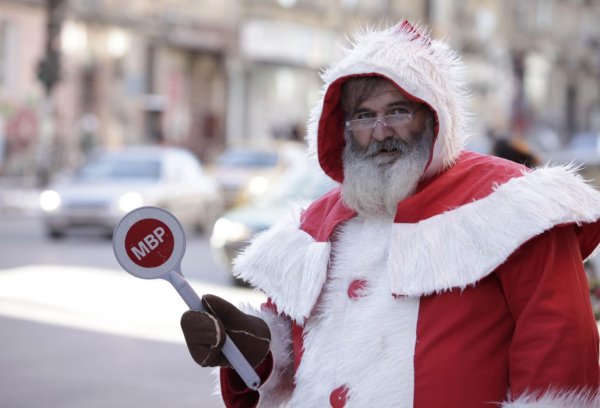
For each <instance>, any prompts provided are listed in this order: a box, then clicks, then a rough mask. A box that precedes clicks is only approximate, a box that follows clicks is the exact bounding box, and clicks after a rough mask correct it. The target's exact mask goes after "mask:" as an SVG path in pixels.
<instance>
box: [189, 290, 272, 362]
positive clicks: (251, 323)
mask: <svg viewBox="0 0 600 408" xmlns="http://www.w3.org/2000/svg"><path fill="white" fill-rule="evenodd" d="M202 304H203V305H204V308H205V309H206V311H207V313H205V312H194V311H191V310H188V311H187V312H185V313H184V314H183V315H182V316H181V329H182V330H183V335H184V337H185V342H186V343H187V346H188V349H189V350H190V354H191V355H192V358H193V359H194V361H195V362H196V363H198V364H200V365H201V366H202V367H216V366H221V367H231V365H230V364H229V362H228V361H227V359H226V358H225V356H224V355H223V354H221V348H222V347H223V344H224V343H225V332H226V331H227V334H228V335H229V337H230V338H231V339H232V340H233V342H234V343H235V345H236V346H237V347H238V348H239V349H240V351H241V352H242V354H243V355H244V357H246V359H247V360H248V362H249V363H250V365H252V367H255V368H256V367H257V366H258V365H259V364H260V363H261V362H262V361H263V360H264V358H265V357H266V356H267V354H268V353H269V344H270V342H271V332H270V330H269V327H268V326H267V324H266V323H265V322H264V321H263V320H262V319H260V318H258V317H255V316H251V315H248V314H246V313H244V312H242V311H241V310H239V309H238V308H237V307H235V306H234V305H232V304H231V303H229V302H227V301H226V300H223V299H221V298H220V297H218V296H215V295H204V296H203V297H202Z"/></svg>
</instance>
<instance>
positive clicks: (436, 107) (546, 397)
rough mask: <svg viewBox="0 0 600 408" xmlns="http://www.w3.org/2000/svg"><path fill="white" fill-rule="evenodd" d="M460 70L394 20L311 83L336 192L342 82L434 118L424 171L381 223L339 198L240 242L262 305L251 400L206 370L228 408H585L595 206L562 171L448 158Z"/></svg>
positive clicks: (454, 144)
mask: <svg viewBox="0 0 600 408" xmlns="http://www.w3.org/2000/svg"><path fill="white" fill-rule="evenodd" d="M463 74H464V68H463V65H462V64H461V62H460V60H459V58H458V57H457V56H456V54H455V53H454V52H453V51H452V50H451V49H450V48H449V47H448V46H447V45H446V44H444V43H443V42H441V41H436V40H431V39H429V38H427V36H426V35H425V34H424V33H423V32H421V31H420V30H417V29H415V28H413V27H412V26H411V25H410V24H408V23H406V22H405V23H402V24H400V25H398V26H395V27H392V28H389V29H384V30H381V31H367V32H363V33H362V34H359V35H358V36H357V38H356V39H355V41H354V44H353V46H352V47H351V48H350V49H349V50H348V51H347V52H346V55H345V56H344V57H343V58H342V59H341V60H340V61H339V62H337V63H335V64H334V65H333V66H332V67H330V68H329V69H328V70H327V71H326V72H325V73H324V75H323V79H324V82H325V85H324V87H323V92H322V99H321V101H320V102H319V103H318V105H317V106H316V108H315V109H314V110H313V112H312V117H311V121H310V123H309V132H308V138H309V142H310V148H311V149H312V151H313V152H314V154H315V156H316V158H317V159H318V163H319V165H320V166H321V168H322V169H323V170H324V172H325V173H326V174H327V175H328V176H329V177H331V178H332V179H333V180H335V181H337V182H339V183H341V182H342V181H343V178H344V172H343V162H342V151H343V149H344V145H345V142H344V134H343V132H344V116H343V115H344V114H343V112H342V108H341V105H340V92H341V85H342V83H344V81H346V80H347V79H348V78H351V77H355V76H365V75H372V76H380V77H383V78H386V79H388V80H390V81H392V82H393V83H394V84H395V85H396V87H397V88H398V89H399V90H400V91H401V92H402V93H403V94H404V95H405V96H406V97H407V98H409V99H410V100H413V101H416V102H419V103H424V104H426V105H427V106H428V107H429V108H430V109H431V111H432V112H434V114H435V119H436V129H435V139H434V144H433V150H432V152H431V155H430V159H429V163H428V165H427V167H426V170H425V172H424V174H423V177H422V178H421V181H420V183H419V185H418V187H417V189H416V192H415V193H414V194H413V195H411V196H410V197H408V198H406V199H404V200H402V201H400V202H399V203H398V206H397V212H396V214H395V217H394V218H393V220H392V219H385V218H377V217H366V216H362V215H357V214H356V213H355V212H354V211H352V210H350V209H349V208H347V207H346V206H345V205H344V203H343V201H342V198H341V192H340V188H336V189H334V190H333V191H331V192H329V193H328V194H327V195H325V196H324V197H322V198H321V199H319V200H317V201H316V202H314V203H313V204H312V205H310V206H309V207H308V208H306V209H305V210H303V211H301V212H300V213H299V214H297V215H295V216H292V217H290V219H288V220H285V221H282V222H280V223H279V224H277V225H276V226H274V227H273V228H271V229H270V230H269V231H267V232H266V233H264V234H262V235H260V236H259V237H257V238H256V239H255V240H254V241H253V243H252V244H251V245H250V246H249V247H248V249H247V250H246V251H245V252H244V253H243V254H242V255H241V256H240V257H239V258H238V259H237V261H236V264H235V273H236V274H237V275H238V276H240V277H241V278H243V279H245V280H247V281H248V282H250V283H251V284H252V285H253V286H255V287H257V288H258V289H260V290H262V291H263V292H264V293H265V294H266V295H267V296H268V297H269V299H270V301H269V303H268V304H266V305H264V306H263V308H262V309H261V310H259V311H255V312H254V314H256V315H258V316H260V317H262V318H263V319H264V320H265V321H266V322H267V324H268V325H269V328H270V330H271V333H272V342H271V353H270V354H269V356H268V358H267V359H266V360H265V361H264V362H263V364H262V365H261V366H260V367H259V371H260V373H261V375H262V376H263V378H264V379H265V380H266V381H265V383H264V385H263V386H262V387H261V388H260V390H259V391H258V392H256V391H251V390H249V389H246V388H245V387H244V386H243V385H242V384H241V382H240V381H239V378H237V377H236V375H235V373H234V372H233V371H232V370H229V369H222V370H221V391H222V395H223V398H224V400H225V402H226V404H227V406H229V407H250V406H255V405H257V404H258V405H259V406H265V407H276V406H289V407H326V406H334V407H341V406H346V407H415V408H423V407H426V408H429V407H446V408H448V407H450V408H452V407H457V408H458V407H460V408H468V407H494V406H496V407H498V406H502V407H548V406H560V407H598V406H600V398H599V397H598V393H597V390H598V385H599V364H598V360H599V358H598V329H597V326H596V322H595V320H594V317H593V315H592V311H591V306H590V301H589V290H588V284H587V280H586V276H585V273H584V269H583V262H582V260H583V259H585V258H586V257H588V256H589V255H590V253H591V252H592V251H593V250H594V249H595V247H596V245H597V244H598V242H599V241H600V222H599V221H598V220H599V218H600V193H599V192H597V191H596V190H595V189H593V188H592V187H591V186H589V185H587V184H586V183H585V182H584V181H583V180H581V178H580V177H579V176H578V175H577V174H576V173H575V171H574V170H573V169H570V168H567V167H546V168H540V169H537V170H533V171H530V170H528V169H526V168H525V167H522V166H520V165H517V164H514V163H511V162H507V161H505V160H502V159H497V158H493V157H489V156H485V155H481V154H476V153H472V152H467V151H464V150H463V145H464V143H465V140H466V138H467V136H468V133H469V129H468V122H467V117H468V113H467V112H466V108H465V104H466V102H467V98H466V95H465V82H464V79H463Z"/></svg>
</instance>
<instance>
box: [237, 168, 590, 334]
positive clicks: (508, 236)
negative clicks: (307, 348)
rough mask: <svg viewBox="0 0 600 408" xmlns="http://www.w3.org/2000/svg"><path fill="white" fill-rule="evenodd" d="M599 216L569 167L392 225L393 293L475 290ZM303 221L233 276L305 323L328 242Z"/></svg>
mask: <svg viewBox="0 0 600 408" xmlns="http://www.w3.org/2000/svg"><path fill="white" fill-rule="evenodd" d="M598 218H600V192H598V191H596V190H595V189H594V188H593V187H591V186H589V185H587V184H586V183H585V182H583V180H582V179H581V177H580V176H578V175H576V174H575V171H574V170H573V169H570V168H566V167H548V168H542V169H538V170H535V171H532V172H530V173H526V174H525V175H523V176H522V177H518V178H514V179H512V180H510V181H508V182H507V183H505V184H503V185H501V186H498V187H496V189H495V190H494V192H493V193H492V194H490V195H489V196H487V197H485V198H483V199H480V200H477V201H474V202H472V203H469V204H466V205H463V206H461V207H459V208H456V209H453V210H450V211H447V212H445V213H443V214H440V215H437V216H434V217H432V218H429V219H426V220H423V221H421V222H418V223H415V224H396V225H394V227H393V232H392V234H393V235H392V238H391V247H390V253H389V257H388V274H389V278H390V289H391V292H392V293H394V294H403V295H408V296H422V295H427V294H431V293H435V292H443V291H446V290H451V289H453V288H465V287H467V286H468V285H474V284H475V283H476V282H477V281H479V280H480V279H482V278H483V277H485V276H487V275H488V274H489V273H491V272H492V271H493V270H494V269H496V268H497V267H498V266H499V265H500V264H502V263H503V262H504V261H505V260H506V259H507V258H508V257H509V256H510V254H512V252H514V251H515V250H516V249H517V248H518V247H519V246H520V245H521V244H523V243H524V242H526V241H527V240H529V239H530V238H532V237H534V236H536V235H539V234H541V233H542V232H544V231H546V230H549V229H550V228H552V227H553V226H555V225H558V224H562V223H572V222H575V223H585V222H592V221H595V220H597V219H598ZM299 225H300V221H299V219H298V217H294V219H293V220H291V221H290V220H286V221H282V222H280V223H279V224H277V225H276V226H274V227H273V228H271V229H270V230H269V231H267V232H265V233H263V234H261V235H260V236H258V237H257V238H256V239H255V240H254V241H253V243H252V245H250V246H249V247H248V248H247V249H246V251H245V252H244V253H243V254H242V255H240V256H239V257H238V258H237V260H236V262H235V266H234V274H236V275H237V276H240V277H241V278H243V279H245V280H247V281H248V282H250V283H251V284H252V285H254V286H255V287H257V288H259V289H261V290H262V291H264V292H265V293H266V294H267V296H269V297H271V299H272V300H273V302H274V303H275V304H276V305H277V306H278V307H279V311H280V312H283V313H286V314H287V315H289V316H290V317H291V318H292V319H293V320H294V321H296V322H297V323H299V324H303V323H304V320H305V319H306V318H307V317H308V316H309V315H310V313H311V311H312V309H313V307H314V305H315V304H316V301H317V298H318V296H319V294H320V293H321V289H322V287H323V284H324V283H325V279H326V277H327V269H328V265H329V256H330V250H331V245H330V243H329V242H316V241H315V240H314V239H313V237H311V236H310V235H309V234H307V233H306V232H304V231H302V230H300V229H299Z"/></svg>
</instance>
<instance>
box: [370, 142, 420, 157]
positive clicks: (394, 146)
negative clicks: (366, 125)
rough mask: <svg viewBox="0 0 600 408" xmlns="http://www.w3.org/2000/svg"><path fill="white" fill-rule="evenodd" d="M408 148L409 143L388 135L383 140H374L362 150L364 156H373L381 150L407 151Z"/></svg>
mask: <svg viewBox="0 0 600 408" xmlns="http://www.w3.org/2000/svg"><path fill="white" fill-rule="evenodd" d="M409 150H410V143H409V142H407V141H404V140H401V139H398V138H395V137H388V138H387V139H384V140H381V141H379V140H375V141H373V142H371V144H369V147H368V148H367V150H366V151H365V152H364V156H365V157H375V156H376V155H378V154H379V153H381V152H382V151H385V152H400V153H403V154H404V153H407V152H408V151H409Z"/></svg>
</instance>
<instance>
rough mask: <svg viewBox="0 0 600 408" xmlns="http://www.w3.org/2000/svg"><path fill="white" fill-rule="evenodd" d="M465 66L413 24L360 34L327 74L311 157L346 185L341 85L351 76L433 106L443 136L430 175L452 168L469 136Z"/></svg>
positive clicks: (313, 121) (314, 116) (313, 124)
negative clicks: (385, 83) (381, 82)
mask: <svg viewBox="0 0 600 408" xmlns="http://www.w3.org/2000/svg"><path fill="white" fill-rule="evenodd" d="M464 72H465V69H464V66H463V64H462V62H461V61H460V59H459V57H458V56H457V54H456V53H455V52H454V51H453V50H452V49H450V48H449V47H448V46H447V45H446V44H445V43H444V42H442V41H438V40H431V39H429V38H428V36H427V33H426V32H425V31H424V30H422V29H418V28H415V27H413V26H412V25H411V24H410V23H408V22H407V21H404V22H402V23H401V24H398V25H396V26H393V27H390V28H386V29H383V30H380V31H375V30H367V31H364V32H361V33H358V34H356V35H355V37H354V39H353V43H352V46H351V48H349V49H348V50H346V53H345V56H344V57H343V58H342V59H341V60H340V61H338V62H336V63H334V64H333V65H331V66H330V67H329V68H328V69H327V70H325V72H324V73H323V75H322V78H323V81H324V85H323V88H322V91H321V95H322V96H321V99H320V101H319V102H318V103H317V105H316V106H315V107H314V108H313V110H312V112H311V117H310V120H309V124H308V131H307V139H308V143H309V152H310V153H311V154H312V155H316V156H317V157H318V161H319V164H320V165H321V167H322V168H323V170H324V171H325V173H326V174H327V175H328V176H329V177H331V178H332V179H334V180H336V181H338V182H342V181H343V167H342V151H343V148H344V144H345V143H344V128H343V123H344V117H343V112H342V108H341V104H340V94H341V85H342V84H343V83H344V82H345V81H346V80H347V79H348V78H350V77H355V76H365V75H373V76H380V77H384V78H387V79H389V80H391V81H392V82H393V83H395V84H396V85H397V87H398V88H399V90H400V91H402V92H403V93H404V94H405V95H406V97H407V98H409V99H411V100H415V101H418V102H422V103H425V104H427V105H428V106H429V107H430V109H431V110H432V111H433V112H434V113H435V115H436V119H437V126H436V130H437V134H436V139H435V144H434V148H433V152H432V156H431V160H430V163H429V165H428V167H427V169H426V175H433V174H436V173H438V172H439V171H441V170H443V169H445V168H447V167H449V166H450V165H452V164H453V163H454V162H455V160H456V159H457V158H458V156H459V154H460V152H461V150H462V148H463V146H464V144H465V141H466V139H467V135H468V130H467V129H468V124H467V118H468V113H467V109H466V103H467V92H466V85H465V84H466V82H465V80H464V79H463V76H464Z"/></svg>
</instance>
